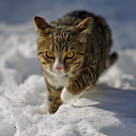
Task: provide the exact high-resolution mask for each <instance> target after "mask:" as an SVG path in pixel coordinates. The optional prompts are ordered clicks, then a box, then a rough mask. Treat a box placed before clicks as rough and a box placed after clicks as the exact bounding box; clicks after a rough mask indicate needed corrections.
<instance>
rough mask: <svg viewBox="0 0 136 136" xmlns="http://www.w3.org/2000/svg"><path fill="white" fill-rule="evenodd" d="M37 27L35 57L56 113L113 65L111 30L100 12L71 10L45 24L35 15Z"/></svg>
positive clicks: (49, 104)
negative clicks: (99, 14) (62, 105)
mask: <svg viewBox="0 0 136 136" xmlns="http://www.w3.org/2000/svg"><path fill="white" fill-rule="evenodd" d="M34 21H35V24H36V27H37V31H38V57H39V60H40V64H41V67H42V71H43V74H44V77H45V81H46V83H47V89H48V107H49V108H48V111H49V113H50V114H53V113H55V112H56V111H57V110H58V108H59V106H60V105H61V104H62V103H70V102H72V101H73V100H74V99H75V98H78V97H79V96H80V95H81V94H82V93H81V92H85V90H86V88H88V87H91V88H92V87H94V86H95V84H96V81H97V80H98V77H99V76H100V75H101V73H102V72H103V71H104V70H106V69H107V68H108V67H109V66H110V65H112V64H113V63H114V62H115V61H116V59H117V54H116V53H112V54H110V49H111V46H112V39H111V31H110V29H109V26H108V25H107V23H106V22H105V19H104V18H103V17H101V16H98V15H94V14H93V13H89V12H86V11H74V12H71V13H68V14H66V15H65V16H63V17H61V18H59V19H58V20H57V21H54V22H51V23H50V24H48V23H47V22H46V21H45V20H44V19H43V18H41V17H37V16H36V17H35V18H34Z"/></svg>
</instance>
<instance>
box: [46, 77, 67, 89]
mask: <svg viewBox="0 0 136 136" xmlns="http://www.w3.org/2000/svg"><path fill="white" fill-rule="evenodd" d="M46 79H47V81H48V83H49V84H50V85H52V86H54V87H55V88H59V87H64V86H66V84H67V83H68V80H69V78H68V77H59V76H53V77H50V78H46Z"/></svg>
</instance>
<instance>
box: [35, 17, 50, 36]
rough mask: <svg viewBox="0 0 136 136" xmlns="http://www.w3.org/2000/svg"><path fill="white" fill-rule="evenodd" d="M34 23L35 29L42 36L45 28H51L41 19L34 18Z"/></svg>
mask: <svg viewBox="0 0 136 136" xmlns="http://www.w3.org/2000/svg"><path fill="white" fill-rule="evenodd" d="M34 22H35V25H36V27H37V31H38V32H39V33H40V34H42V33H43V32H44V30H45V29H46V28H51V27H52V26H50V25H49V24H48V23H47V22H46V21H45V20H44V19H43V18H42V17H38V16H35V17H34Z"/></svg>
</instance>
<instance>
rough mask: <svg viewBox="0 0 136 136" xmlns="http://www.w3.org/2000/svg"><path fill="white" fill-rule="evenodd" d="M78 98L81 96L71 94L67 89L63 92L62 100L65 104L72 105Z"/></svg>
mask: <svg viewBox="0 0 136 136" xmlns="http://www.w3.org/2000/svg"><path fill="white" fill-rule="evenodd" d="M78 98H79V95H73V94H71V93H70V92H69V91H68V90H67V89H66V88H64V89H63V90H62V93H61V100H62V101H63V104H72V103H73V102H74V101H76V100H77V99H78Z"/></svg>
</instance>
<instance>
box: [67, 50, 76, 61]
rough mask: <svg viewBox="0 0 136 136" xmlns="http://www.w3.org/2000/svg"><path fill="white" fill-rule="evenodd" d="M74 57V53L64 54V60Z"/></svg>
mask: <svg viewBox="0 0 136 136" xmlns="http://www.w3.org/2000/svg"><path fill="white" fill-rule="evenodd" d="M74 56H75V52H74V51H69V52H67V53H66V56H65V57H66V59H72V58H73V57H74Z"/></svg>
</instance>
